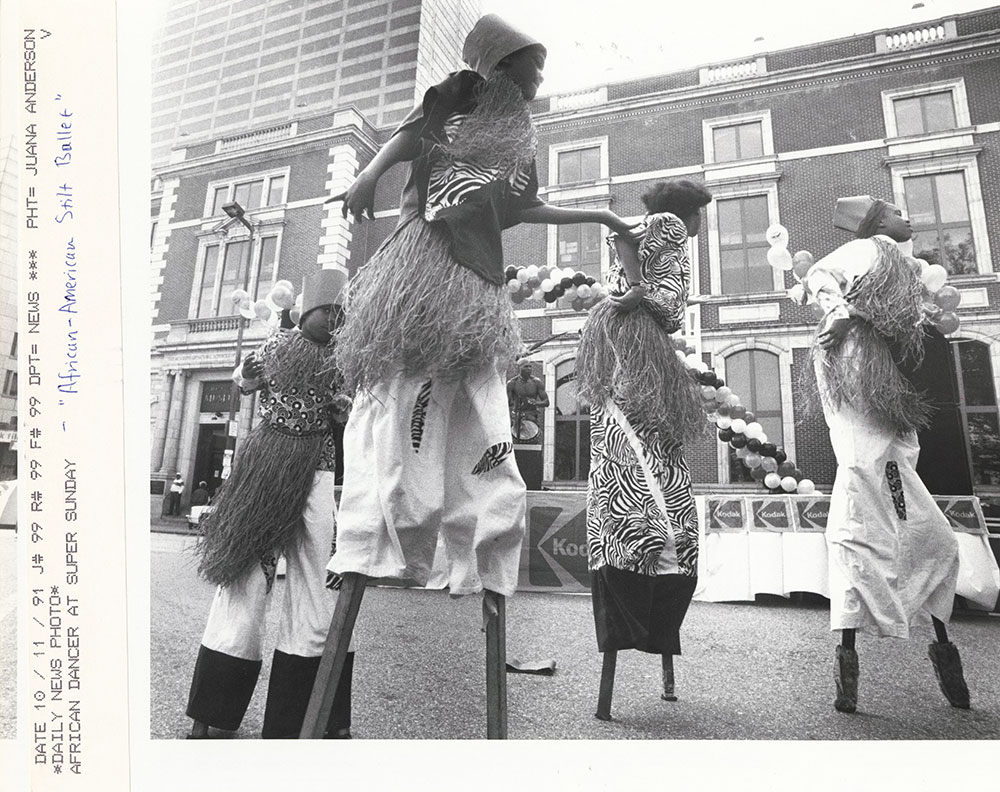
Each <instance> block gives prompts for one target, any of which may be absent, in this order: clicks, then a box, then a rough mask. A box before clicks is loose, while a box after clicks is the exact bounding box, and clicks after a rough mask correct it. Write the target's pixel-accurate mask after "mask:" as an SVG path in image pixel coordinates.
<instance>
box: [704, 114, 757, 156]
mask: <svg viewBox="0 0 1000 792" xmlns="http://www.w3.org/2000/svg"><path fill="white" fill-rule="evenodd" d="M712 151H713V152H714V162H732V161H733V160H743V159H753V158H754V157H762V156H764V131H763V125H762V123H761V122H760V121H754V122H752V123H749V124H734V125H732V126H718V127H713V129H712Z"/></svg>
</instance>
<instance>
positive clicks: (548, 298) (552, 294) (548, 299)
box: [542, 289, 559, 303]
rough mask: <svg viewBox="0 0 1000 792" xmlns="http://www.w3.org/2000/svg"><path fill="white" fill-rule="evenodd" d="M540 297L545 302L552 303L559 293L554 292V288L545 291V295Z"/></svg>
mask: <svg viewBox="0 0 1000 792" xmlns="http://www.w3.org/2000/svg"><path fill="white" fill-rule="evenodd" d="M542 299H543V300H545V302H547V303H554V302H555V301H556V300H558V299H559V295H558V294H557V293H556V291H555V289H550V290H549V291H547V292H545V296H544V297H542Z"/></svg>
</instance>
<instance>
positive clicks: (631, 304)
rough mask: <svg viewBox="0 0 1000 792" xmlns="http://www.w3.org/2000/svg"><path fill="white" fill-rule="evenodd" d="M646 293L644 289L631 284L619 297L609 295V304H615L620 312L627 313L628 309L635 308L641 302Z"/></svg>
mask: <svg viewBox="0 0 1000 792" xmlns="http://www.w3.org/2000/svg"><path fill="white" fill-rule="evenodd" d="M645 294H646V290H645V289H644V288H642V287H641V286H633V287H632V288H631V289H629V290H628V291H627V292H625V294H623V295H622V296H621V297H615V296H613V295H612V296H611V297H609V298H608V299H609V300H611V304H612V305H614V306H615V308H617V309H618V310H619V311H621V312H622V313H628V312H629V311H633V310H635V308H636V307H637V306H638V305H639V303H641V302H642V298H643V295H645Z"/></svg>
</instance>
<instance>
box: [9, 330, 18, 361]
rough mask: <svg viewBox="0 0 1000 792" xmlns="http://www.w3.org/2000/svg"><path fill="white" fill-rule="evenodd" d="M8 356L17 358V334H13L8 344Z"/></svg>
mask: <svg viewBox="0 0 1000 792" xmlns="http://www.w3.org/2000/svg"><path fill="white" fill-rule="evenodd" d="M10 356H11V357H17V333H14V338H13V339H12V340H11V342H10Z"/></svg>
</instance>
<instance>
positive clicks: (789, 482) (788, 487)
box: [781, 476, 799, 492]
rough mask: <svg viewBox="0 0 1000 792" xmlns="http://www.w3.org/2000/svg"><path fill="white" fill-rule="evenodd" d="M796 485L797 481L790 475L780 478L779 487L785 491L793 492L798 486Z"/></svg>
mask: <svg viewBox="0 0 1000 792" xmlns="http://www.w3.org/2000/svg"><path fill="white" fill-rule="evenodd" d="M798 485H799V483H798V482H797V481H796V480H795V479H794V478H792V477H791V476H785V477H784V478H783V479H782V480H781V488H782V489H783V490H784V491H785V492H795V490H796V488H797V487H798Z"/></svg>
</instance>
